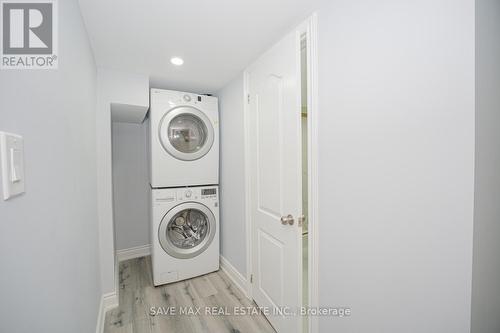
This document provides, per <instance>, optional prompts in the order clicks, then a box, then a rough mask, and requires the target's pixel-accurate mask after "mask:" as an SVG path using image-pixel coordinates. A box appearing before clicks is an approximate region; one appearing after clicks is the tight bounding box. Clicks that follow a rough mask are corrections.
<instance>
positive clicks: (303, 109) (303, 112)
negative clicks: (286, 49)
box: [300, 33, 309, 333]
mask: <svg viewBox="0 0 500 333" xmlns="http://www.w3.org/2000/svg"><path fill="white" fill-rule="evenodd" d="M307 72H308V71H307V33H302V34H301V36H300V127H301V162H302V215H301V217H300V223H302V306H303V307H307V306H308V304H309V284H308V281H309V279H308V277H309V271H308V266H309V265H308V262H309V257H308V255H307V254H308V251H307V250H308V244H309V239H308V236H309V233H308V230H307V225H308V220H309V219H308V212H309V186H308V184H309V173H308V164H309V163H308V161H309V159H308V153H307V152H308V145H309V135H308V130H309V128H308V127H309V125H308V121H307V118H308V117H307V87H308V76H307ZM308 324H309V323H308V318H307V316H305V317H304V318H303V319H302V332H303V333H307V332H309V326H308Z"/></svg>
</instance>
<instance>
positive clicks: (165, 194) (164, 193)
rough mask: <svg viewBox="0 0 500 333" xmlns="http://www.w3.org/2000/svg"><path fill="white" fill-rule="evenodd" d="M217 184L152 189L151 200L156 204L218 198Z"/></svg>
mask: <svg viewBox="0 0 500 333" xmlns="http://www.w3.org/2000/svg"><path fill="white" fill-rule="evenodd" d="M217 191H218V189H217V186H210V187H184V188H182V187H180V188H172V189H161V190H160V189H158V190H153V202H156V203H158V204H161V203H168V202H174V201H180V202H182V201H197V200H210V201H214V200H215V201H217V200H218V195H217V194H218V193H217Z"/></svg>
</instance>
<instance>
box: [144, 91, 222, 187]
mask: <svg viewBox="0 0 500 333" xmlns="http://www.w3.org/2000/svg"><path fill="white" fill-rule="evenodd" d="M149 122H150V126H149V132H150V135H149V136H150V145H149V154H150V162H151V163H150V168H151V170H150V181H151V187H153V188H163V187H175V186H195V185H210V184H218V183H219V108H218V101H217V98H216V97H212V96H203V95H197V94H192V93H185V92H179V91H171V90H161V89H151V108H150V119H149Z"/></svg>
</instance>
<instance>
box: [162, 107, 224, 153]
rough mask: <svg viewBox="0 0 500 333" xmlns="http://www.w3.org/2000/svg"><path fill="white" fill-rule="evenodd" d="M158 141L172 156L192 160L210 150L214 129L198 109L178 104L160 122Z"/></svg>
mask: <svg viewBox="0 0 500 333" xmlns="http://www.w3.org/2000/svg"><path fill="white" fill-rule="evenodd" d="M159 131H160V133H159V134H160V142H161V144H162V146H163V148H164V149H165V150H166V151H167V152H168V153H169V154H170V155H172V156H173V157H175V158H177V159H180V160H183V161H193V160H197V159H199V158H201V157H203V156H204V155H205V154H207V153H208V152H209V151H210V148H212V144H213V143H214V129H213V126H212V123H211V122H210V119H208V117H207V116H206V115H205V114H204V113H203V112H202V111H200V110H198V109H196V108H194V107H190V106H179V107H176V108H173V109H172V110H170V111H169V112H167V113H166V114H165V116H164V117H163V119H162V120H161V122H160V128H159Z"/></svg>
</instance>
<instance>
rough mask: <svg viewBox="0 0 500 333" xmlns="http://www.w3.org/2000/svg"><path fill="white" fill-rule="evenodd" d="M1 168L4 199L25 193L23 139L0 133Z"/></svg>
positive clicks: (14, 135)
mask: <svg viewBox="0 0 500 333" xmlns="http://www.w3.org/2000/svg"><path fill="white" fill-rule="evenodd" d="M0 166H1V169H2V170H1V171H2V188H3V199H4V200H8V199H10V198H12V197H13V196H16V195H19V194H22V193H24V143H23V137H22V136H20V135H16V134H11V133H6V132H0Z"/></svg>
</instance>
